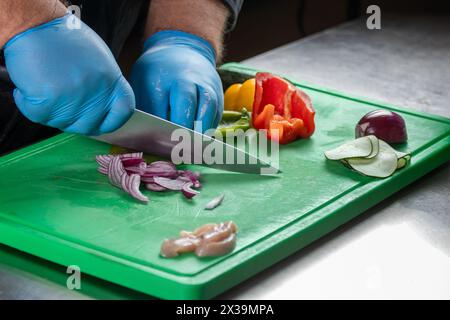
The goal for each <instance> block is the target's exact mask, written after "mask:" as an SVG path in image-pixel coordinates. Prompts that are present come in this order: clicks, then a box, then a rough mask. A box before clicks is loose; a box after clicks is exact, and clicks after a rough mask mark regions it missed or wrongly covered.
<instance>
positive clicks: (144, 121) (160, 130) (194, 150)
mask: <svg viewBox="0 0 450 320" xmlns="http://www.w3.org/2000/svg"><path fill="white" fill-rule="evenodd" d="M179 129H182V131H178V133H182V136H183V137H184V139H185V140H186V139H187V140H188V141H183V143H184V145H190V147H188V148H184V149H182V150H181V152H180V156H182V157H183V158H184V159H187V158H190V159H191V162H190V163H193V164H200V165H206V166H209V167H212V168H215V169H220V170H226V171H232V172H241V173H253V174H272V173H278V172H279V170H278V168H275V167H273V166H271V165H270V164H269V163H268V162H266V161H264V160H262V159H260V158H258V157H255V156H253V155H251V154H250V153H248V152H246V151H244V150H241V149H239V148H236V147H234V146H232V145H230V144H227V143H224V142H222V141H219V140H217V139H214V138H211V137H209V136H207V135H204V134H201V133H198V132H196V131H193V130H190V129H187V128H185V127H182V126H179V125H177V124H175V123H173V122H170V121H167V120H165V119H162V118H159V117H157V116H154V115H151V114H148V113H146V112H143V111H140V110H136V111H135V112H134V113H133V115H132V116H131V118H130V119H129V120H128V121H127V122H126V123H125V124H124V125H123V126H122V127H121V128H119V129H117V130H116V131H114V132H111V133H108V134H103V135H100V136H92V137H91V138H93V139H96V140H99V141H103V142H107V143H109V144H114V145H118V146H121V147H124V148H129V149H133V150H136V151H142V152H145V153H149V154H153V155H158V156H162V157H166V158H170V159H172V150H173V148H174V147H176V146H177V145H178V148H179V147H180V145H179V144H180V140H179V139H178V140H177V139H174V137H173V134H174V132H175V130H179ZM212 144H214V145H212ZM207 148H208V150H211V149H214V150H216V151H215V152H212V153H211V156H208V153H207V152H205V149H207ZM186 153H188V154H186ZM205 154H206V156H205ZM231 159H233V161H230V160H231ZM238 159H239V161H238Z"/></svg>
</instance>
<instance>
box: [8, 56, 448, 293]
mask: <svg viewBox="0 0 450 320" xmlns="http://www.w3.org/2000/svg"><path fill="white" fill-rule="evenodd" d="M255 72H256V71H255V70H252V69H249V68H245V67H243V66H240V65H238V64H228V65H226V66H224V67H223V68H222V70H221V75H222V78H223V80H224V86H225V87H226V86H227V85H228V84H230V83H231V82H233V81H242V80H244V79H246V78H249V77H251V76H252V75H254V73H255ZM297 85H298V86H300V87H301V88H302V89H304V90H305V91H306V92H307V93H308V94H309V95H310V96H311V98H312V101H313V103H314V106H315V108H316V110H317V117H316V119H317V120H316V123H317V130H316V133H315V134H314V135H313V137H312V138H311V139H308V140H300V141H297V142H295V143H291V144H289V145H286V146H282V148H281V154H280V156H281V160H280V162H281V170H282V171H283V172H282V173H281V174H280V175H278V176H276V177H268V176H257V175H245V174H236V173H229V172H223V171H218V170H214V169H210V168H206V167H195V170H199V171H201V172H202V175H203V186H204V187H203V190H202V192H201V194H200V195H199V196H197V197H196V198H195V199H194V200H193V201H187V200H185V199H184V198H183V196H182V194H180V193H175V192H167V193H150V192H148V194H149V195H150V198H151V201H150V203H149V204H148V205H142V204H140V203H137V202H135V201H134V200H133V199H131V198H130V197H129V196H128V195H126V194H125V193H123V192H121V191H120V190H118V189H116V188H113V187H111V186H110V185H109V183H108V181H107V178H106V177H105V176H103V175H101V174H99V173H98V172H97V171H96V167H97V165H96V162H95V160H94V156H95V155H97V154H104V153H108V152H109V149H110V146H109V145H107V144H104V143H100V142H97V141H94V140H90V139H87V138H84V137H81V136H76V135H70V134H61V135H58V136H56V137H53V138H51V139H48V140H46V141H43V142H41V143H38V144H36V145H33V146H31V147H28V148H25V149H22V150H20V151H18V152H15V153H12V154H9V155H7V156H4V157H2V158H0V243H3V244H6V245H8V246H11V247H14V248H17V249H19V250H22V251H25V252H27V253H30V254H33V255H36V256H39V257H42V258H44V259H47V260H50V261H53V262H56V263H58V264H62V265H78V266H79V267H80V269H81V272H85V273H87V274H91V275H94V276H96V277H99V278H102V279H105V280H108V281H111V282H114V283H117V284H120V285H123V286H126V287H129V288H131V289H135V290H138V291H141V292H144V293H147V294H150V295H153V296H156V297H160V298H168V299H197V298H210V297H213V296H216V295H218V294H219V293H221V292H223V291H225V290H226V289H228V288H230V287H232V286H233V285H236V284H238V283H239V282H241V281H243V280H245V279H247V278H248V277H250V276H252V275H254V274H256V273H257V272H259V271H261V270H262V269H264V268H266V267H268V266H270V265H272V264H274V263H276V262H277V261H279V260H281V259H283V258H285V257H287V256H288V255H290V254H292V253H293V252H295V251H297V250H299V249H300V248H302V247H304V246H306V245H308V244H309V243H311V242H312V241H314V240H316V239H318V238H319V237H321V236H323V235H325V234H326V233H328V232H330V231H331V230H333V229H335V228H337V227H338V226H339V225H341V224H343V223H345V222H346V221H348V220H350V219H352V218H353V217H355V216H357V215H359V214H360V213H362V212H363V211H364V210H366V209H368V208H369V207H371V206H373V205H375V204H376V203H378V202H380V201H382V200H383V199H385V198H386V197H388V196H389V195H391V194H393V193H394V192H396V191H398V190H400V189H401V188H403V187H404V186H406V185H407V184H409V183H411V182H413V181H414V180H416V179H418V178H419V177H420V176H422V175H424V174H426V173H427V172H429V171H430V170H432V169H433V168H436V167H437V166H439V165H440V164H442V163H444V162H446V161H448V160H449V158H450V147H449V146H450V120H449V119H447V118H442V117H438V116H433V115H429V114H424V113H418V112H414V111H411V110H407V109H402V108H398V107H394V106H390V105H387V104H380V103H376V102H371V101H367V100H363V99H358V98H353V97H349V96H347V95H345V94H342V93H337V92H333V91H330V90H327V89H323V88H318V87H314V86H309V85H302V84H297ZM378 108H386V109H390V110H395V111H396V112H399V113H400V114H401V115H402V116H403V117H404V119H405V121H406V124H407V128H408V133H409V140H408V143H407V144H406V145H404V146H402V147H401V148H400V149H399V150H401V151H408V152H411V153H412V155H413V156H412V161H411V164H410V165H409V166H408V167H406V168H404V169H402V170H400V171H398V172H397V173H395V174H394V175H393V176H392V177H390V178H387V179H375V178H369V177H364V176H361V175H359V174H357V173H355V172H352V171H350V170H349V169H347V168H345V167H344V166H343V165H341V164H340V163H339V162H331V161H326V160H325V159H324V156H323V151H325V150H328V149H331V148H333V147H335V146H338V145H340V144H342V143H343V142H346V141H349V140H351V139H353V138H354V125H355V123H356V122H357V121H358V120H359V119H360V118H361V116H362V115H364V114H365V113H367V112H368V111H371V110H374V109H378ZM222 193H224V194H225V200H224V202H223V204H222V205H221V206H220V207H218V208H217V209H215V210H213V211H205V210H203V207H204V205H205V204H206V203H207V202H208V201H209V200H210V199H212V198H214V197H216V196H217V195H219V194H222ZM226 220H233V221H235V222H236V224H237V225H238V227H239V236H238V243H237V248H236V250H235V251H234V252H233V253H231V254H229V255H227V256H224V257H220V258H214V259H199V258H196V257H195V256H194V255H184V256H181V257H179V258H177V259H163V258H161V257H159V255H158V253H159V249H160V245H161V241H162V240H163V239H164V238H167V237H172V236H176V235H177V234H178V232H179V231H180V230H181V229H187V230H191V229H194V228H196V227H198V226H200V225H203V224H205V223H209V222H221V221H226Z"/></svg>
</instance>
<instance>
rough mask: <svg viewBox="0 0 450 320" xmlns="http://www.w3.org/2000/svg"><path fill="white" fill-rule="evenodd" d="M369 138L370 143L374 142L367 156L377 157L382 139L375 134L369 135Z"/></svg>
mask: <svg viewBox="0 0 450 320" xmlns="http://www.w3.org/2000/svg"><path fill="white" fill-rule="evenodd" d="M367 138H369V140H370V143H371V144H372V152H371V153H370V154H369V155H368V156H367V157H366V158H369V159H371V158H374V157H376V156H377V154H378V152H379V151H380V141H379V140H378V138H377V137H375V136H367Z"/></svg>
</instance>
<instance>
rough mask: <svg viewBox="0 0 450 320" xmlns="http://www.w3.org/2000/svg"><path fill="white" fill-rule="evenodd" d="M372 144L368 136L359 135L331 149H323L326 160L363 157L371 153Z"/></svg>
mask: <svg viewBox="0 0 450 320" xmlns="http://www.w3.org/2000/svg"><path fill="white" fill-rule="evenodd" d="M372 151H373V144H372V140H371V138H369V137H361V138H358V139H355V140H353V141H350V142H348V143H345V144H343V145H341V146H339V147H337V148H335V149H333V150H328V151H325V157H326V158H327V159H328V160H342V159H349V158H361V157H362V158H365V157H368V156H370V155H372Z"/></svg>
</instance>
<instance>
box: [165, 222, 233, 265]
mask: <svg viewBox="0 0 450 320" xmlns="http://www.w3.org/2000/svg"><path fill="white" fill-rule="evenodd" d="M236 233H237V226H236V224H235V223H234V222H232V221H227V222H222V223H219V224H215V223H209V224H206V225H203V226H201V227H199V228H197V229H195V230H194V231H193V232H190V231H181V232H180V238H178V239H168V240H165V241H164V242H163V244H162V246H161V253H160V254H161V256H163V257H165V258H173V257H176V256H178V255H179V254H180V253H185V252H193V251H194V252H195V254H196V255H197V256H198V257H216V256H221V255H225V254H227V253H230V252H231V251H233V250H234V248H235V247H236Z"/></svg>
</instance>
